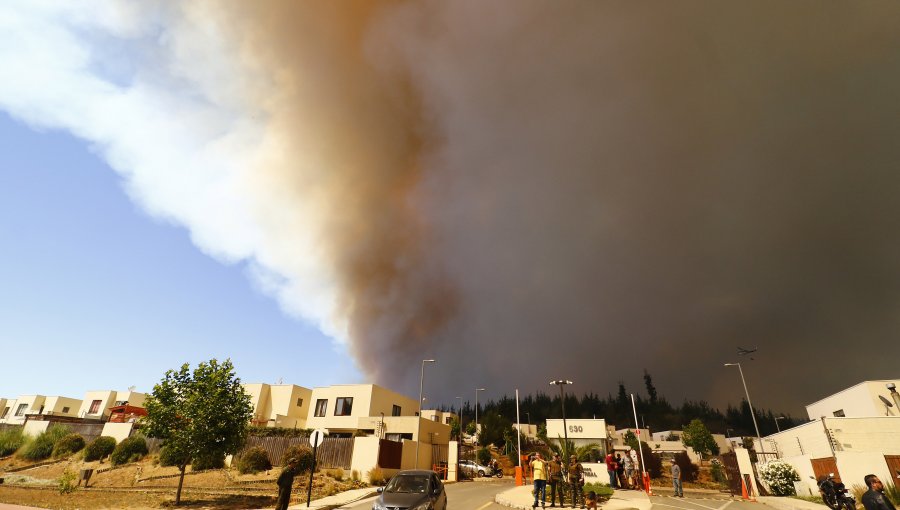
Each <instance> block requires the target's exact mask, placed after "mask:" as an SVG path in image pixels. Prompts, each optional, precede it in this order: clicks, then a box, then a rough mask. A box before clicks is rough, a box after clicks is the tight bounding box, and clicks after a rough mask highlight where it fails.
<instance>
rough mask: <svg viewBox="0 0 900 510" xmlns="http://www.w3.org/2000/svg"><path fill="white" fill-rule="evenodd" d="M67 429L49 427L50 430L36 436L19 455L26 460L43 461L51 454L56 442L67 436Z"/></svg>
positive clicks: (58, 426)
mask: <svg viewBox="0 0 900 510" xmlns="http://www.w3.org/2000/svg"><path fill="white" fill-rule="evenodd" d="M69 432H70V430H69V428H68V427H64V426H62V425H51V426H50V428H48V429H47V430H45V431H44V432H41V433H40V434H38V436H37V437H35V438H34V439H32V440H31V441H29V442H28V443H27V444H26V445H25V447H24V448H23V449H22V452H21V453H20V455H21V456H22V457H23V458H26V459H28V460H44V459H46V458H49V457H50V456H51V455H52V454H53V446H54V445H55V444H56V442H57V441H59V440H60V439H62V438H63V437H65V436H66V435H68V434H69Z"/></svg>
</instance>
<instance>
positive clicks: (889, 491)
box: [884, 482, 900, 505]
mask: <svg viewBox="0 0 900 510" xmlns="http://www.w3.org/2000/svg"><path fill="white" fill-rule="evenodd" d="M884 495H885V496H887V497H888V499H890V500H891V501H893V502H894V504H895V505H900V487H897V486H896V485H894V483H893V482H887V483H886V484H884Z"/></svg>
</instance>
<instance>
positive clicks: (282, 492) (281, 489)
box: [275, 457, 298, 510]
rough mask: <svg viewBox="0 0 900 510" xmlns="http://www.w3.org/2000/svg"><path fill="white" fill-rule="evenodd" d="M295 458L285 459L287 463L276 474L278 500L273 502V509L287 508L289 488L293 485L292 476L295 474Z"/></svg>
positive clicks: (289, 501) (289, 497)
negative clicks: (278, 473) (279, 472)
mask: <svg viewBox="0 0 900 510" xmlns="http://www.w3.org/2000/svg"><path fill="white" fill-rule="evenodd" d="M297 464H298V462H297V459H296V458H295V457H291V458H290V459H288V461H287V465H286V466H284V469H282V470H281V474H280V475H278V481H277V482H276V483H277V484H278V502H277V503H275V510H287V507H288V506H289V505H290V503H291V488H292V487H293V486H294V477H295V476H296V475H297Z"/></svg>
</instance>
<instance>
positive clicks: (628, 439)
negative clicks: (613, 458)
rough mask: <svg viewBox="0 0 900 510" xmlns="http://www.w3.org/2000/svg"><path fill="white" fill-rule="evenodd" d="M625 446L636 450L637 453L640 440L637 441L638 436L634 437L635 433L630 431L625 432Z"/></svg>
mask: <svg viewBox="0 0 900 510" xmlns="http://www.w3.org/2000/svg"><path fill="white" fill-rule="evenodd" d="M625 444H627V445H628V446H630V447H632V448H634V450H635V451H637V449H638V439H637V436H636V435H634V432H633V431H631V430H628V431H627V432H625Z"/></svg>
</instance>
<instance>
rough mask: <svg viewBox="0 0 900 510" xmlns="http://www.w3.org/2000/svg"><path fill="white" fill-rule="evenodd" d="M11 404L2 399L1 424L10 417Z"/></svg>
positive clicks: (0, 400)
mask: <svg viewBox="0 0 900 510" xmlns="http://www.w3.org/2000/svg"><path fill="white" fill-rule="evenodd" d="M9 404H10V402H9V400H7V399H5V398H0V423H2V421H3V420H5V419H6V417H7V416H9V410H10V406H9Z"/></svg>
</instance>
